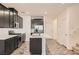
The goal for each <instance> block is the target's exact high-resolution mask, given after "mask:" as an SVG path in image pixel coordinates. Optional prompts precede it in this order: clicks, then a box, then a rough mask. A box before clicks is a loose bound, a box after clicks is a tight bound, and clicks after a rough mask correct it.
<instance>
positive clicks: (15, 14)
mask: <svg viewBox="0 0 79 59" xmlns="http://www.w3.org/2000/svg"><path fill="white" fill-rule="evenodd" d="M8 9H9V20H10V24H9V26H10V28H16V22H17V19H18V11H17V10H16V9H14V8H8Z"/></svg>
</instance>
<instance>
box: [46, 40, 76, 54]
mask: <svg viewBox="0 0 79 59" xmlns="http://www.w3.org/2000/svg"><path fill="white" fill-rule="evenodd" d="M47 55H77V53H76V52H74V51H72V50H68V49H67V48H66V47H65V46H63V45H60V44H59V43H57V42H56V41H55V40H53V39H47Z"/></svg>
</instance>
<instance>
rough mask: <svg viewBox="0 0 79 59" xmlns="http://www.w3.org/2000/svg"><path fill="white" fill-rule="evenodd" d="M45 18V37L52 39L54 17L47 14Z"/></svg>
mask: <svg viewBox="0 0 79 59" xmlns="http://www.w3.org/2000/svg"><path fill="white" fill-rule="evenodd" d="M44 19H45V20H44V25H45V26H44V29H45V31H44V32H45V37H46V38H49V39H52V38H53V37H52V36H53V34H52V32H53V27H52V25H53V19H52V18H51V17H50V16H45V18H44Z"/></svg>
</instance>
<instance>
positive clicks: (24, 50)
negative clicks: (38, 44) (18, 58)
mask: <svg viewBox="0 0 79 59" xmlns="http://www.w3.org/2000/svg"><path fill="white" fill-rule="evenodd" d="M28 45H29V43H28V42H24V43H23V44H22V45H21V47H20V48H17V49H16V50H15V51H14V52H13V53H12V54H11V55H29V54H30V53H29V48H28Z"/></svg>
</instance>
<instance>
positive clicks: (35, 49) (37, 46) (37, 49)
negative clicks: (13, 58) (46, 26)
mask: <svg viewBox="0 0 79 59" xmlns="http://www.w3.org/2000/svg"><path fill="white" fill-rule="evenodd" d="M30 52H31V54H41V53H42V38H31V39H30Z"/></svg>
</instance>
